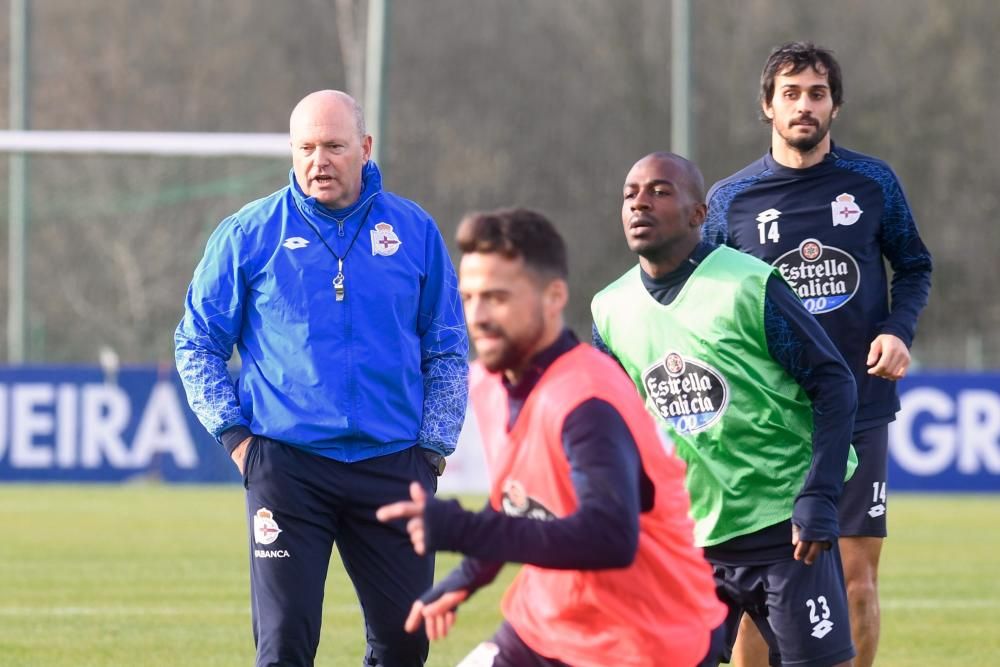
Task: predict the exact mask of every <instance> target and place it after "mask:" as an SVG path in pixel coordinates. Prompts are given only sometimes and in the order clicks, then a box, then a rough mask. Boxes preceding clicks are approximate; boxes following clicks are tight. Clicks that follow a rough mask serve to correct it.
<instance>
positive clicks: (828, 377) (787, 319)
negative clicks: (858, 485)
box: [764, 276, 857, 542]
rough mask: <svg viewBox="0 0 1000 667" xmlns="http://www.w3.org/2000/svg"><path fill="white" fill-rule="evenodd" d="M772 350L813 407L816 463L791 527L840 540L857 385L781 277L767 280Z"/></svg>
mask: <svg viewBox="0 0 1000 667" xmlns="http://www.w3.org/2000/svg"><path fill="white" fill-rule="evenodd" d="M764 327H765V331H766V335H767V346H768V350H769V352H770V353H771V356H772V357H774V359H775V361H777V362H778V363H779V364H780V365H781V366H782V367H783V368H784V369H785V370H786V371H788V374H789V375H791V376H792V377H793V378H794V379H795V381H796V382H798V383H799V385H800V386H801V387H802V389H803V391H805V393H806V395H807V396H808V397H809V400H810V402H811V403H812V411H813V434H812V451H813V453H812V461H811V465H810V466H809V470H808V471H807V473H806V479H805V482H804V483H803V484H802V488H801V489H800V490H799V493H798V495H797V496H796V498H795V506H794V508H793V510H792V523H794V524H795V525H797V526H798V527H799V530H800V531H801V532H800V536H801V538H802V539H803V540H809V541H815V542H823V541H826V542H833V541H835V540H836V539H837V537H839V525H838V517H837V504H838V502H839V500H840V493H841V490H842V489H843V486H844V475H845V473H846V470H847V459H848V453H849V450H850V445H851V433H852V431H853V428H854V414H855V411H856V409H857V387H856V386H855V383H854V376H853V375H852V374H851V371H850V369H849V368H848V366H847V362H845V361H844V358H843V357H842V356H841V355H840V352H838V351H837V348H836V346H835V345H834V344H833V341H831V340H830V338H829V336H827V334H826V331H824V329H823V327H822V326H820V324H819V322H818V321H817V320H816V318H815V317H814V316H813V315H812V314H811V313H809V311H807V310H806V309H805V306H803V305H802V302H800V301H799V299H798V297H797V296H796V295H795V294H794V292H792V290H791V288H789V287H788V285H787V283H785V282H784V281H783V280H781V279H780V278H777V277H775V276H772V277H771V278H769V279H768V282H767V296H766V299H765V302H764Z"/></svg>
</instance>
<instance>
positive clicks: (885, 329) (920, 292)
mask: <svg viewBox="0 0 1000 667" xmlns="http://www.w3.org/2000/svg"><path fill="white" fill-rule="evenodd" d="M930 291H931V266H930V256H929V255H928V256H927V260H926V266H920V267H916V268H913V269H910V270H902V271H897V272H896V273H894V274H893V276H892V292H891V294H892V303H891V310H890V313H889V317H887V318H886V320H885V322H883V323H882V325H881V326H880V327H879V331H880V333H888V334H892V335H893V336H896V337H897V338H899V339H900V340H902V341H903V342H904V343H905V344H906V346H907V347H910V346H911V345H912V344H913V337H914V335H915V334H916V330H917V318H919V317H920V313H921V312H922V311H923V309H924V307H925V306H926V305H927V300H928V297H929V296H930Z"/></svg>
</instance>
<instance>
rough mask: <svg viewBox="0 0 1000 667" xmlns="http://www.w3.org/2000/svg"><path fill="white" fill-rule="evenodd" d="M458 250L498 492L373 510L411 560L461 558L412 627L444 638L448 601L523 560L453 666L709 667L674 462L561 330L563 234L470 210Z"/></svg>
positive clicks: (700, 590) (533, 218)
mask: <svg viewBox="0 0 1000 667" xmlns="http://www.w3.org/2000/svg"><path fill="white" fill-rule="evenodd" d="M457 240H458V245H459V248H460V249H461V250H462V252H463V253H464V255H463V258H462V261H461V265H460V269H459V290H460V292H461V295H462V299H463V302H464V304H465V313H466V318H467V322H468V326H469V330H470V334H471V337H472V339H473V341H474V342H475V347H476V351H477V353H478V357H479V359H478V361H477V362H476V363H475V364H474V365H473V369H472V371H471V376H470V380H471V381H470V389H471V390H470V397H471V399H472V404H473V407H474V410H475V415H476V418H477V421H478V423H479V427H480V430H481V433H482V436H483V443H484V446H485V450H486V459H487V464H488V466H489V468H490V471H491V478H492V487H491V491H490V500H489V503H488V506H487V507H486V508H485V509H484V510H483V511H481V512H478V513H473V512H468V511H466V510H464V509H462V508H461V506H460V505H459V504H458V503H457V502H456V501H441V500H436V499H434V498H428V497H426V495H425V493H424V492H423V489H422V488H421V487H420V485H419V484H414V485H413V486H412V488H411V495H412V499H411V500H410V501H404V502H399V503H396V504H393V505H389V506H387V507H383V508H382V509H380V510H379V513H378V516H379V518H380V519H382V520H383V521H390V520H394V519H400V518H407V519H409V522H408V524H407V527H408V529H409V531H410V536H411V539H412V541H413V545H414V548H415V549H416V551H417V552H418V553H425V552H431V551H435V550H450V551H459V552H462V553H464V554H465V555H466V556H467V557H466V558H465V560H463V561H462V563H461V565H460V566H459V567H458V568H456V569H455V571H453V572H452V573H451V574H450V575H449V576H448V577H447V578H445V579H444V580H443V581H442V582H440V583H439V584H438V585H437V586H435V587H434V588H433V589H432V590H430V591H429V592H428V593H427V594H425V595H424V596H423V597H422V598H421V599H420V600H418V601H416V602H415V603H414V605H413V608H412V610H411V612H410V616H409V618H408V619H407V622H406V629H407V630H409V631H411V632H414V631H417V630H418V629H419V628H420V625H421V622H423V624H424V625H425V627H426V632H427V634H428V636H429V637H430V638H431V639H437V638H440V637H443V636H444V635H446V634H447V632H448V630H449V629H450V628H451V626H452V624H453V623H454V622H455V609H456V608H457V606H458V605H459V604H460V603H461V602H462V601H464V600H465V599H466V598H468V597H469V595H471V594H472V593H473V592H475V591H476V590H477V589H478V588H480V587H481V586H483V585H485V584H487V583H489V582H490V581H492V580H493V579H494V577H495V576H496V574H497V573H498V572H499V570H500V568H501V567H502V566H503V564H504V563H505V562H518V563H524V564H525V565H524V567H523V568H522V569H521V571H520V572H519V573H518V575H517V578H516V579H515V580H514V583H513V584H512V585H511V587H510V589H508V591H507V593H506V595H505V597H504V601H503V613H504V618H505V620H504V623H503V624H502V625H501V626H500V629H499V630H498V631H497V633H496V634H495V635H494V637H493V638H492V640H491V641H489V642H485V643H483V644H480V645H479V646H478V647H477V648H476V649H475V650H474V651H473V652H472V653H471V654H470V655H469V656H468V657H467V658H466V659H465V661H464V662H463V663H462V664H463V665H495V666H507V665H509V666H514V665H517V666H521V667H523V666H533V665H537V666H553V665H564V664H569V665H575V666H588V665H592V666H594V667H598V666H600V667H604V666H606V665H674V666H676V667H684V666H685V665H688V666H693V665H701V664H709V665H714V664H717V662H718V657H717V656H716V651H717V650H718V643H719V642H718V633H716V634H715V636H716V642H713V641H712V638H713V629H714V628H716V627H717V626H719V624H720V623H721V622H722V620H723V618H724V616H725V607H724V606H723V605H722V604H721V603H720V602H719V601H718V600H717V598H716V596H715V592H714V585H713V583H712V577H711V572H710V570H709V567H708V565H707V564H706V563H705V561H704V560H703V558H702V555H701V550H700V549H697V548H695V547H694V546H693V544H692V523H691V520H690V519H689V518H688V516H687V514H688V498H687V494H686V492H685V491H684V488H683V476H684V468H683V465H682V464H681V463H680V461H678V460H677V459H675V458H674V457H673V456H672V455H671V454H669V453H668V452H667V451H666V450H665V449H664V444H663V442H662V440H661V439H660V436H659V435H658V432H657V429H656V427H655V425H654V423H653V421H652V419H651V418H650V417H649V415H648V414H647V413H646V411H645V408H644V407H643V405H642V402H641V401H640V400H639V399H638V397H637V396H636V392H635V388H634V387H633V386H632V385H631V383H630V382H629V379H628V377H627V376H626V375H625V374H624V373H623V372H622V371H621V369H620V368H619V367H618V366H617V364H615V363H614V361H613V360H611V359H609V358H608V357H607V356H606V355H603V354H601V353H600V352H598V351H596V350H594V349H593V348H591V347H589V346H587V345H582V344H580V343H579V342H578V341H577V339H576V337H575V336H574V335H573V333H572V332H571V331H570V330H569V329H567V328H565V326H564V325H563V317H562V312H563V309H564V307H565V306H566V302H567V299H568V286H567V283H566V278H567V268H566V251H565V246H564V243H563V241H562V238H561V237H560V236H559V235H558V233H557V232H556V231H555V229H554V228H553V226H552V224H551V223H550V222H549V221H548V220H547V219H546V218H544V217H543V216H541V215H539V214H537V213H534V212H531V211H527V210H500V211H496V212H491V213H478V214H473V215H471V216H469V217H467V218H466V219H465V220H464V221H463V222H462V224H461V225H460V227H459V229H458V234H457Z"/></svg>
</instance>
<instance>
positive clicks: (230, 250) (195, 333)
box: [174, 216, 249, 439]
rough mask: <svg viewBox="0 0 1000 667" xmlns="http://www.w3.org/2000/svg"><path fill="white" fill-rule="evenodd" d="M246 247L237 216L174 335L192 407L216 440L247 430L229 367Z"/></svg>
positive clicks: (194, 284) (217, 236)
mask: <svg viewBox="0 0 1000 667" xmlns="http://www.w3.org/2000/svg"><path fill="white" fill-rule="evenodd" d="M245 247H246V239H245V236H244V234H243V232H242V229H241V228H240V226H239V224H238V221H237V219H236V218H235V216H234V217H230V218H227V219H226V220H224V221H223V222H222V223H221V224H220V225H219V227H218V229H216V230H215V232H214V233H213V234H212V236H211V237H210V238H209V240H208V245H207V247H206V248H205V255H204V257H203V258H202V260H201V262H200V263H199V264H198V268H196V269H195V272H194V277H193V278H192V280H191V285H190V287H189V288H188V292H187V298H186V301H185V304H184V317H183V319H182V320H181V322H180V324H179V325H178V326H177V330H176V331H175V332H174V356H175V361H176V363H177V371H178V373H179V374H180V377H181V381H182V382H183V384H184V390H185V392H186V393H187V398H188V403H189V404H190V405H191V409H192V410H193V411H194V413H195V415H197V417H198V419H199V421H201V423H202V425H203V426H204V427H205V428H206V429H207V430H208V432H209V433H211V434H212V435H213V436H214V437H215V438H217V439H218V438H219V437H220V436H221V434H222V432H223V431H225V430H227V429H229V428H231V427H234V426H249V421H248V420H247V419H246V417H244V416H243V413H242V411H241V410H240V404H239V398H238V396H237V394H236V387H235V384H234V382H233V380H232V379H231V378H230V375H229V370H228V368H227V362H228V361H229V358H230V357H231V356H232V353H233V345H234V344H235V343H236V341H237V339H238V338H239V335H240V329H241V327H242V319H243V318H242V315H243V299H244V294H245V292H246V287H247V280H246V273H245V263H244V260H243V256H242V255H243V253H244V252H245V250H244V249H245Z"/></svg>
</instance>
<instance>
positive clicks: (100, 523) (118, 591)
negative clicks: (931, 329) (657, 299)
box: [0, 485, 1000, 667]
mask: <svg viewBox="0 0 1000 667" xmlns="http://www.w3.org/2000/svg"><path fill="white" fill-rule="evenodd" d="M480 502H481V501H480V500H479V499H470V500H469V502H468V503H467V504H468V505H476V506H478V505H479V504H480ZM890 507H891V511H890V531H891V533H892V537H891V538H890V540H889V541H888V542H887V543H886V550H885V553H884V557H883V574H882V585H881V590H882V599H883V629H882V635H883V639H882V647H881V652H880V659H879V661H878V664H879V665H881V666H884V667H896V666H900V667H901V666H911V665H913V666H925V665H926V666H936V665H962V666H967V665H989V664H994V663H995V662H996V661H997V657H996V656H997V655H1000V583H998V579H997V577H996V574H995V571H994V569H995V564H996V563H997V554H998V553H1000V496H998V497H987V496H962V497H954V496H952V497H948V496H916V495H910V496H896V497H895V498H893V500H892V504H891V506H890ZM0 513H2V518H3V523H2V525H3V527H4V528H3V532H2V539H0V576H2V578H3V584H4V587H3V594H2V595H0V665H3V666H4V667H21V666H32V667H35V666H43V667H62V666H67V667H68V666H69V665H72V666H74V667H87V666H94V667H97V666H102V667H103V666H112V665H114V666H116V667H117V666H123V665H130V666H131V665H192V666H202V665H204V666H213V665H214V666H229V665H233V666H237V665H238V666H243V665H250V664H252V663H253V647H252V639H251V636H250V630H249V617H250V614H249V608H248V603H247V595H248V593H247V591H248V575H247V555H246V553H245V545H246V537H245V535H244V522H243V519H242V517H243V496H242V489H241V488H240V487H238V486H219V487H164V486H145V485H131V486H57V485H46V486H37V485H6V486H0ZM455 562H456V559H455V558H454V557H453V556H450V555H444V556H441V557H439V562H438V571H439V573H442V572H444V571H447V570H448V569H450V568H451V567H452V566H453V565H454V563H455ZM513 571H514V568H513V567H508V568H507V569H506V570H505V572H504V573H503V574H502V575H501V579H500V580H498V582H496V583H495V584H494V585H493V586H491V587H490V588H488V589H485V590H483V591H481V592H480V593H479V594H478V595H477V596H476V597H475V598H473V599H472V600H471V601H470V602H468V603H467V604H466V605H465V606H464V607H463V608H462V611H461V613H460V617H459V622H458V625H457V626H456V628H455V631H454V633H453V635H452V636H450V637H449V638H448V639H447V640H446V641H444V642H441V643H438V644H436V645H435V646H433V647H432V649H431V658H430V661H429V664H430V665H454V664H455V663H456V662H457V661H458V660H459V659H460V658H461V657H462V656H464V655H465V654H466V653H467V652H468V651H469V650H470V649H471V648H472V647H473V646H474V645H475V644H476V643H477V642H478V641H479V640H480V639H483V638H486V637H488V636H489V635H490V634H492V632H493V630H494V628H495V627H496V625H497V623H498V621H499V613H498V610H497V606H498V600H499V595H500V593H501V592H502V589H503V588H504V586H505V584H506V582H507V581H509V579H510V577H511V576H512V574H513ZM326 600H327V603H326V611H325V615H324V627H323V639H322V642H321V644H320V650H319V658H318V660H317V665H320V666H331V667H332V666H339V665H350V666H351V667H353V666H354V665H358V664H360V661H361V655H362V651H363V632H362V624H361V615H360V613H359V611H358V608H357V604H356V602H355V600H354V593H353V590H352V589H351V587H350V584H349V582H348V581H347V579H346V577H345V576H344V575H343V572H342V570H341V568H340V567H339V566H337V565H334V566H333V567H332V568H331V573H330V578H329V580H328V583H327V594H326Z"/></svg>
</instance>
